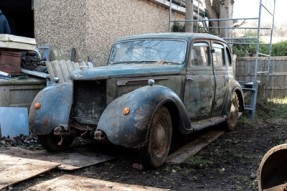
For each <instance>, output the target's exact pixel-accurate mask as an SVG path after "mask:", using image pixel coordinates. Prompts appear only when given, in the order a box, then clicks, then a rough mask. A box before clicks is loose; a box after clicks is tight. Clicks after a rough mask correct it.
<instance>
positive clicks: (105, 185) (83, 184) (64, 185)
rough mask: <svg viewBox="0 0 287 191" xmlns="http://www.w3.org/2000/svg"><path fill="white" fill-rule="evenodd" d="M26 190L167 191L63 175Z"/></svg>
mask: <svg viewBox="0 0 287 191" xmlns="http://www.w3.org/2000/svg"><path fill="white" fill-rule="evenodd" d="M27 190H69V191H74V190H75V191H78V190H81V191H90V190H97V191H124V190H129V191H167V190H168V189H161V188H155V187H148V186H141V185H131V184H123V183H116V182H110V181H104V180H98V179H92V178H85V177H80V176H74V175H63V176H59V177H57V178H54V179H51V180H48V181H45V182H42V183H39V184H36V185H34V186H32V187H30V188H28V189H27Z"/></svg>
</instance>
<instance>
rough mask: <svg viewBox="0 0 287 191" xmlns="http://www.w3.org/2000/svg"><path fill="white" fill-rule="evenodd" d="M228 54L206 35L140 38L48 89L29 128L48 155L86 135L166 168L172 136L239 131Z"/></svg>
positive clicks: (240, 105) (238, 96)
mask: <svg viewBox="0 0 287 191" xmlns="http://www.w3.org/2000/svg"><path fill="white" fill-rule="evenodd" d="M233 64H234V63H232V59H231V51H230V48H229V46H228V45H227V44H226V43H225V41H224V40H223V39H221V38H219V37H216V36H213V35H209V34H194V33H159V34H142V35H134V36H130V37H125V38H122V39H120V40H118V41H116V42H115V43H114V44H113V46H112V48H111V51H110V56H109V59H108V64H107V66H101V67H94V68H88V69H82V70H79V71H75V72H74V73H73V74H72V75H71V79H72V82H71V83H63V84H57V85H53V86H49V87H46V88H45V89H43V90H42V91H41V92H39V93H38V95H37V96H36V97H35V99H34V101H33V103H32V105H31V108H30V113H29V124H30V130H31V132H32V133H33V134H34V135H37V136H38V140H39V142H40V143H41V144H42V146H43V147H44V148H45V149H47V150H49V151H58V150H62V149H66V148H68V147H69V146H70V144H71V143H72V141H73V139H74V138H75V137H77V136H81V137H83V138H85V139H91V140H95V141H108V142H109V143H112V144H114V145H119V146H123V147H128V148H138V151H139V156H141V160H142V162H143V163H144V164H146V165H149V166H150V167H155V168H156V167H159V166H161V165H162V164H163V163H164V162H165V160H166V158H167V156H168V154H169V150H170V145H171V142H172V138H173V134H175V133H179V134H181V135H186V134H190V133H193V132H195V131H198V130H201V129H203V128H206V127H209V126H213V125H215V124H219V123H223V125H224V126H225V127H226V129H227V130H234V129H235V127H236V124H237V120H238V118H239V112H242V111H243V110H244V100H243V96H242V95H243V93H242V90H241V86H240V85H239V83H238V82H237V81H236V80H235V79H234V75H233V71H234V70H233Z"/></svg>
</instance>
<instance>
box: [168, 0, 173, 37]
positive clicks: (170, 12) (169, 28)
mask: <svg viewBox="0 0 287 191" xmlns="http://www.w3.org/2000/svg"><path fill="white" fill-rule="evenodd" d="M171 5H172V0H169V16H168V32H171V19H172V18H171V17H172V8H171Z"/></svg>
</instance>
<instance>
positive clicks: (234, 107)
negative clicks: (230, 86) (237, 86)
mask: <svg viewBox="0 0 287 191" xmlns="http://www.w3.org/2000/svg"><path fill="white" fill-rule="evenodd" d="M238 119H239V101H238V96H237V94H236V92H233V94H232V98H231V102H230V109H229V112H228V115H227V119H226V122H225V127H226V130H228V131H234V129H235V127H236V125H237V122H238Z"/></svg>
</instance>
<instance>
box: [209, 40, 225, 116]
mask: <svg viewBox="0 0 287 191" xmlns="http://www.w3.org/2000/svg"><path fill="white" fill-rule="evenodd" d="M211 52H212V64H213V69H214V77H215V99H214V102H213V105H212V116H219V115H221V114H222V110H223V105H224V102H225V100H226V96H227V91H228V62H227V61H226V55H225V54H226V52H225V46H224V44H223V43H221V42H216V41H213V42H212V51H211Z"/></svg>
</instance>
